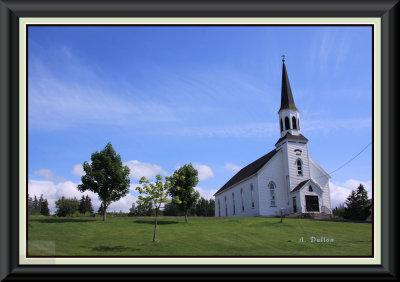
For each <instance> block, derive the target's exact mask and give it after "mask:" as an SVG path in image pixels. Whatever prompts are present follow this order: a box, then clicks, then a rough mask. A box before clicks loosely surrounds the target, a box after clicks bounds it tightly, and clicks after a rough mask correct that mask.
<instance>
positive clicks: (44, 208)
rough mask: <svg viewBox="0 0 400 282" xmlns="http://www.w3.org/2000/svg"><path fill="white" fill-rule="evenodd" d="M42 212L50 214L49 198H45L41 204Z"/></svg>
mask: <svg viewBox="0 0 400 282" xmlns="http://www.w3.org/2000/svg"><path fill="white" fill-rule="evenodd" d="M40 214H41V215H50V210H49V202H48V201H47V199H44V200H43V202H42V204H41V205H40Z"/></svg>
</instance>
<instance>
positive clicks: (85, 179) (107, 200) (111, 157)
mask: <svg viewBox="0 0 400 282" xmlns="http://www.w3.org/2000/svg"><path fill="white" fill-rule="evenodd" d="M91 160H92V163H88V162H84V163H83V170H84V171H85V173H86V174H85V175H84V176H82V184H80V185H78V190H79V191H81V192H85V191H86V190H89V191H92V192H94V193H96V194H98V195H99V198H100V200H101V202H102V205H103V208H104V210H103V221H105V220H106V214H107V208H108V207H109V206H110V204H111V203H112V202H115V201H118V200H119V199H121V198H122V197H124V196H125V195H126V194H128V192H129V184H130V179H129V173H130V170H129V168H128V167H127V166H123V165H122V161H121V156H120V155H118V154H117V153H116V152H115V150H114V148H113V147H112V145H111V143H110V142H109V143H108V144H107V145H106V147H105V148H104V149H103V150H102V151H100V152H97V151H96V152H95V153H93V154H92V156H91Z"/></svg>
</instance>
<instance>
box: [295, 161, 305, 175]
mask: <svg viewBox="0 0 400 282" xmlns="http://www.w3.org/2000/svg"><path fill="white" fill-rule="evenodd" d="M296 165H297V175H303V163H302V162H301V160H300V159H297V161H296Z"/></svg>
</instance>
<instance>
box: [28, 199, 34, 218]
mask: <svg viewBox="0 0 400 282" xmlns="http://www.w3.org/2000/svg"><path fill="white" fill-rule="evenodd" d="M32 211H33V199H32V197H31V196H29V194H28V214H32Z"/></svg>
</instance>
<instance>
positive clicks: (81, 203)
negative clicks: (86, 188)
mask: <svg viewBox="0 0 400 282" xmlns="http://www.w3.org/2000/svg"><path fill="white" fill-rule="evenodd" d="M78 211H79V212H80V213H85V212H86V202H85V196H83V195H82V198H81V200H80V201H79V207H78Z"/></svg>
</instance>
